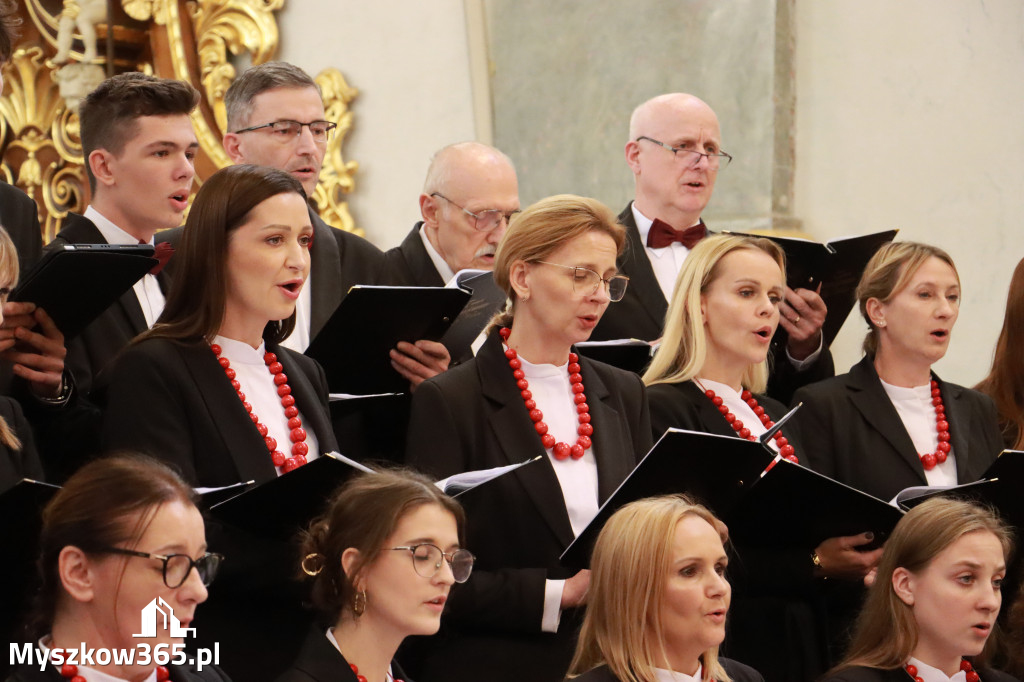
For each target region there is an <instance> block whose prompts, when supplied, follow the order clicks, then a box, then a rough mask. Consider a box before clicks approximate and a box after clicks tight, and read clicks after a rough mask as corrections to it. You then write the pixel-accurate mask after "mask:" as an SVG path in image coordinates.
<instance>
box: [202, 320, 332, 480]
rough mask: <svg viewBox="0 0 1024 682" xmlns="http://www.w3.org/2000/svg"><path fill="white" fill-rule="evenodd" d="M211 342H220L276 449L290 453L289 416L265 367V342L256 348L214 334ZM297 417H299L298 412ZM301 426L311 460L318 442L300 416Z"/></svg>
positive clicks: (237, 378) (318, 449) (224, 354)
mask: <svg viewBox="0 0 1024 682" xmlns="http://www.w3.org/2000/svg"><path fill="white" fill-rule="evenodd" d="M213 342H214V343H216V344H217V345H219V346H220V348H221V354H220V356H221V357H222V358H227V359H228V361H229V362H230V363H231V369H233V370H235V381H237V382H238V383H239V384H240V385H241V391H242V393H244V394H245V401H246V402H247V403H249V404H250V405H252V411H253V412H254V413H256V415H257V416H258V417H259V418H260V423H261V424H263V425H264V426H266V427H267V435H269V436H271V437H273V438H274V440H276V441H277V449H278V450H280V451H281V452H283V453H284V456H285V457H291V456H292V439H291V429H289V428H288V418H287V417H285V416H284V407H282V406H281V396H279V395H278V394H277V385H276V384H275V383H274V376H273V375H272V374H271V373H270V370H269V369H267V363H266V362H264V361H263V355H264V354H265V353H266V349H265V347H264V344H262V343H260V346H259V348H253V347H252V346H250V345H249V344H247V343H243V342H242V341H235V340H234V339H228V338H225V337H223V336H216V337H214V339H213ZM299 418H300V419H302V413H301V412H300V413H299ZM302 428H303V429H304V430H305V432H306V445H308V446H309V453H308V454H307V455H306V461H307V462H312V461H313V460H314V459H316V458H317V457H319V456H320V448H319V443H318V442H317V439H316V434H315V433H313V429H312V428H310V426H309V424H308V423H306V420H305V419H302ZM266 456H267V458H269V457H270V451H269V450H267V451H266ZM277 473H278V475H280V474H282V473H283V472H282V471H281V467H277Z"/></svg>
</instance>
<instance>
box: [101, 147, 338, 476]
mask: <svg viewBox="0 0 1024 682" xmlns="http://www.w3.org/2000/svg"><path fill="white" fill-rule="evenodd" d="M312 236H313V228H312V226H311V224H310V220H309V212H308V209H307V207H306V202H305V195H304V194H303V192H302V186H301V185H300V184H299V182H298V181H297V180H295V179H294V178H292V177H291V176H290V175H289V174H287V173H285V172H283V171H278V170H274V169H271V168H264V167H260V166H246V165H241V166H229V167H228V168H224V169H223V170H220V171H218V172H217V173H215V174H214V175H212V176H211V177H210V178H209V179H208V180H207V181H206V182H205V183H203V186H202V188H201V189H200V190H199V193H198V194H197V195H196V198H195V201H194V202H193V204H192V210H191V212H190V213H189V216H188V221H187V223H186V226H185V230H184V234H183V236H182V240H181V246H180V248H179V249H178V251H177V253H176V254H175V256H174V258H175V260H176V261H177V265H176V267H177V269H176V271H175V284H174V286H173V287H172V289H171V292H170V296H169V297H168V298H167V304H166V307H165V308H164V312H163V314H162V315H161V316H160V320H159V321H158V322H157V324H156V325H154V326H153V328H152V329H150V330H149V331H147V332H146V333H144V334H142V335H141V336H139V338H138V339H136V341H135V343H134V344H133V345H132V346H131V347H130V348H128V349H127V350H126V351H125V352H124V353H123V354H122V356H121V357H120V358H119V359H118V361H117V363H116V365H115V367H114V369H113V372H112V376H111V380H110V385H109V387H108V388H107V408H106V411H105V413H104V420H103V444H104V446H105V447H106V448H108V449H116V448H130V449H133V450H138V451H141V452H145V453H147V454H152V455H154V456H156V457H158V458H160V459H162V460H165V461H169V462H173V463H174V464H176V465H177V466H178V467H180V469H181V471H182V472H183V473H184V475H185V478H186V479H187V480H188V481H189V482H190V483H192V484H193V485H196V486H203V487H214V486H225V485H231V484H234V483H238V482H240V481H248V480H255V481H257V482H263V481H267V480H270V479H272V478H274V477H275V476H277V475H279V474H281V473H284V472H287V471H290V470H292V469H294V468H296V467H298V466H301V465H302V464H304V463H305V462H307V461H309V460H311V459H313V458H315V457H316V456H318V454H319V453H321V452H325V451H331V450H334V449H336V445H335V442H334V435H333V432H332V430H331V425H330V417H329V415H328V411H327V382H326V379H325V377H324V373H323V370H322V369H321V368H320V366H319V365H318V364H317V363H316V362H315V361H314V360H311V359H310V358H307V357H306V356H304V355H301V354H299V353H295V352H293V351H290V350H288V349H286V348H280V347H279V346H278V345H277V344H278V342H279V341H280V340H281V339H283V338H285V337H286V336H287V335H288V334H289V332H290V331H291V329H292V327H293V326H294V324H295V305H296V301H297V300H298V298H299V292H300V291H301V289H302V287H303V285H304V284H305V283H306V278H307V276H308V275H309V245H310V242H311V240H312Z"/></svg>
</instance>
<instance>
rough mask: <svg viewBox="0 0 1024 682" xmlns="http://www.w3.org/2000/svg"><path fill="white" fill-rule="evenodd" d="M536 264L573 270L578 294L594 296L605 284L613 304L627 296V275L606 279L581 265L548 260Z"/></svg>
mask: <svg viewBox="0 0 1024 682" xmlns="http://www.w3.org/2000/svg"><path fill="white" fill-rule="evenodd" d="M534 262H535V263H540V264H541V265H554V266H555V267H556V268H565V269H566V270H572V271H573V272H572V290H573V292H575V293H577V294H586V295H587V296H593V295H594V294H596V293H597V289H598V287H600V286H601V285H602V284H604V285H605V286H606V287H608V298H610V299H611V300H612V303H615V302H617V301H621V300H622V297H623V296H625V295H626V287H627V286H628V285H629V277H626V276H625V275H612V276H611V277H609V278H608V279H605V278H604V277H602V276H601V275H599V274H598V273H596V272H594V271H593V270H591V269H590V268H584V267H580V266H579V265H561V264H560V263H549V262H548V261H546V260H539V261H534Z"/></svg>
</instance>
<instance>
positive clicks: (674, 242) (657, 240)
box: [591, 93, 835, 403]
mask: <svg viewBox="0 0 1024 682" xmlns="http://www.w3.org/2000/svg"><path fill="white" fill-rule="evenodd" d="M721 139H722V135H721V132H720V130H719V125H718V117H717V116H716V115H715V112H714V111H713V110H712V109H711V107H710V106H708V105H707V104H706V103H705V102H703V101H702V100H700V99H699V98H697V97H694V96H693V95H688V94H685V93H671V94H665V95H659V96H657V97H654V98H652V99H650V100H648V101H646V102H644V103H643V104H641V105H640V106H638V107H637V108H636V109H635V110H634V111H633V115H632V117H630V121H629V141H628V142H627V143H626V150H625V151H626V162H627V163H628V164H629V167H630V169H631V170H632V171H633V179H634V186H635V194H634V200H633V201H632V202H630V204H629V206H627V207H626V208H625V210H623V211H622V213H621V214H620V215H619V222H620V223H622V224H623V225H624V226H625V227H626V234H627V238H628V240H629V245H628V248H627V249H626V250H625V252H624V253H623V255H622V256H620V257H619V262H618V266H619V272H621V273H622V274H624V275H627V276H628V277H629V278H630V280H629V282H630V284H629V288H628V289H627V290H626V294H625V296H624V298H623V299H622V301H620V302H619V303H616V304H615V305H613V306H609V308H608V310H607V311H606V312H605V314H604V316H603V317H602V318H601V322H600V323H599V324H598V326H597V328H596V329H595V330H594V333H593V335H592V336H591V338H592V339H593V340H595V341H596V340H609V339H625V338H638V339H644V340H648V341H653V340H656V339H659V338H661V335H662V331H663V329H662V325H663V324H664V320H665V313H666V312H667V310H668V302H669V300H671V298H672V292H673V290H674V288H675V281H676V276H677V275H678V274H679V270H680V268H682V265H683V261H684V260H685V259H686V256H687V254H688V253H689V252H690V249H692V248H693V247H694V246H695V245H696V244H697V242H699V241H700V240H701V239H703V238H704V236H705V235H706V234H707V228H706V227H705V225H704V221H703V220H702V219H701V214H702V213H703V212H704V208H705V207H706V206H707V204H708V201H710V199H711V194H712V192H713V191H714V188H715V180H716V179H717V178H718V173H719V171H721V170H724V169H725V168H726V167H727V166H728V165H729V162H730V161H731V160H732V156H731V155H730V154H728V153H726V152H724V151H723V150H722V142H721ZM780 312H781V313H782V315H781V319H780V324H781V325H782V327H783V329H785V330H786V333H787V334H788V341H787V344H786V347H785V348H777V347H775V346H773V348H772V353H773V355H774V356H775V357H777V358H779V360H782V357H781V355H780V354H782V355H785V356H786V358H787V359H788V361H782V362H774V363H772V367H773V371H772V374H771V377H770V379H769V383H768V394H769V395H771V396H772V397H774V398H776V399H777V400H781V401H783V402H787V403H788V402H789V399H790V398H791V397H792V394H793V392H794V391H795V390H796V389H797V388H799V387H800V386H803V385H806V384H808V383H812V382H814V381H820V380H821V379H824V378H827V377H830V376H832V375H833V374H834V373H835V369H834V367H833V364H832V355H831V353H829V351H828V349H827V348H824V347H823V342H822V334H821V327H822V325H823V324H824V322H825V312H826V310H825V303H824V301H822V299H821V297H820V296H819V295H818V294H817V293H816V292H814V291H809V290H807V289H798V290H796V291H794V290H792V289H789V288H787V289H786V300H785V301H783V302H782V303H781V304H780ZM780 345H781V344H780Z"/></svg>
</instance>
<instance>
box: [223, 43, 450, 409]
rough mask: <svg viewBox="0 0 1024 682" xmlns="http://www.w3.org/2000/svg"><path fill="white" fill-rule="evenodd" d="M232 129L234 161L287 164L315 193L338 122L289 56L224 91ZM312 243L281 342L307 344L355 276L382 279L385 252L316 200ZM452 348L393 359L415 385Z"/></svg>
mask: <svg viewBox="0 0 1024 682" xmlns="http://www.w3.org/2000/svg"><path fill="white" fill-rule="evenodd" d="M224 104H225V107H226V108H227V118H228V130H229V131H231V132H228V133H225V134H224V149H225V151H226V152H227V154H228V156H229V157H230V158H231V160H232V161H234V162H235V163H251V164H256V165H259V166H270V167H272V168H278V169H280V170H283V171H287V172H288V173H290V174H291V175H292V176H293V177H295V178H296V179H297V180H298V181H299V182H301V183H302V187H303V189H304V190H305V191H306V196H308V197H311V196H312V195H313V192H314V190H315V189H316V186H317V183H318V182H319V181H320V167H321V166H322V165H323V160H324V155H325V153H326V151H327V141H328V139H329V137H330V135H331V132H332V131H333V129H334V128H335V125H336V124H335V123H334V122H333V121H327V120H325V116H326V113H325V112H324V103H323V99H322V98H321V96H320V89H319V87H318V86H317V84H316V82H315V81H314V80H313V79H312V78H311V77H310V76H309V74H307V73H306V72H305V71H303V70H302V69H300V68H298V67H297V66H293V65H292V64H288V63H286V62H267V63H265V64H260V65H258V66H254V67H252V68H250V69H247V70H246V71H245V72H243V73H242V74H241V75H240V76H239V77H238V78H237V79H235V81H234V82H233V83H232V84H231V87H230V88H228V91H227V93H226V95H225V97H224ZM310 219H311V220H312V222H313V245H312V247H311V249H310V257H311V264H310V282H309V285H308V286H306V287H304V288H303V290H302V293H301V295H300V296H299V301H298V305H297V306H296V311H297V319H296V325H295V331H294V332H293V333H292V335H291V336H290V337H288V339H286V340H285V341H284V342H283V344H282V345H284V346H287V347H289V348H292V349H294V350H298V351H299V352H302V351H305V350H306V347H307V346H309V343H310V341H311V340H312V339H313V338H315V337H316V335H317V334H318V333H319V332H320V330H321V329H322V328H323V326H324V323H326V322H327V320H328V319H329V318H330V316H331V314H332V313H333V312H334V310H335V308H337V307H338V304H339V303H341V299H342V298H343V297H344V296H345V293H346V292H347V291H348V290H349V288H351V287H352V285H354V284H376V283H377V280H378V276H379V272H380V269H381V267H382V266H383V259H384V255H383V253H381V251H380V250H379V249H378V248H377V247H375V246H374V245H373V244H371V243H370V242H368V241H367V240H365V239H362V238H361V237H358V236H356V235H354V234H352V233H350V232H346V231H344V230H338V229H335V228H333V227H330V226H329V225H327V223H325V222H324V221H323V219H322V218H320V216H319V215H318V214H317V213H316V212H315V211H314V210H313V209H312V208H310ZM449 360H450V358H449V355H448V351H447V350H446V349H445V347H444V346H442V345H441V344H439V343H435V342H432V341H417V342H416V343H415V344H408V343H401V344H399V347H398V348H396V349H393V350H392V351H391V364H392V366H393V367H394V368H395V370H396V371H397V372H398V373H399V374H401V375H402V376H404V377H405V378H406V379H408V380H409V382H410V385H411V387H412V388H413V389H415V387H416V386H418V385H419V383H420V382H421V381H423V380H424V379H428V378H430V377H432V376H434V375H436V374H439V373H440V372H443V371H444V370H445V369H447V368H448V362H449Z"/></svg>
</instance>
